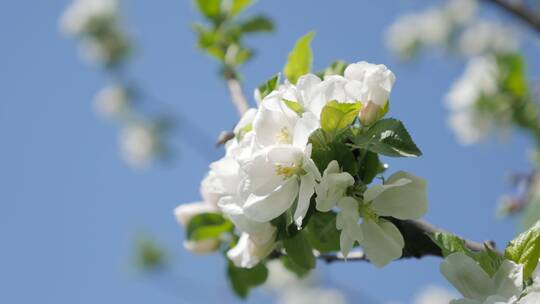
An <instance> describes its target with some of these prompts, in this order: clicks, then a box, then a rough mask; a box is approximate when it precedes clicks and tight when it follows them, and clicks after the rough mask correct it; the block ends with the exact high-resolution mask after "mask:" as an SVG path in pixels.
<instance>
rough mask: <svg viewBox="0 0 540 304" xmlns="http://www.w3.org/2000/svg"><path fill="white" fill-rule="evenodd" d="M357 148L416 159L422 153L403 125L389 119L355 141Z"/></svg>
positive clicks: (380, 122)
mask: <svg viewBox="0 0 540 304" xmlns="http://www.w3.org/2000/svg"><path fill="white" fill-rule="evenodd" d="M353 142H354V146H355V147H356V148H361V149H367V150H369V151H371V152H375V153H377V154H382V155H386V156H393V157H414V156H420V155H422V152H421V151H420V149H418V147H417V146H416V144H415V143H414V142H413V140H412V138H411V136H410V135H409V132H407V129H405V126H404V125H403V123H402V122H401V121H399V120H397V119H393V118H387V119H382V120H379V121H378V122H376V123H375V124H374V125H373V126H371V127H370V128H369V129H368V130H367V131H366V132H364V133H361V134H359V135H358V136H356V137H355V138H354V139H353Z"/></svg>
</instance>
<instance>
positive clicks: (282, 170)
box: [276, 165, 300, 178]
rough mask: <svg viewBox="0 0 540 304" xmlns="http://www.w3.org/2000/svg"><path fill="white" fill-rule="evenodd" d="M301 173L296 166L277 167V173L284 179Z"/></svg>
mask: <svg viewBox="0 0 540 304" xmlns="http://www.w3.org/2000/svg"><path fill="white" fill-rule="evenodd" d="M299 171H300V170H299V168H298V167H296V166H282V165H276V173H277V174H278V175H280V176H282V177H284V178H289V177H291V176H293V175H295V174H297V173H298V172H299Z"/></svg>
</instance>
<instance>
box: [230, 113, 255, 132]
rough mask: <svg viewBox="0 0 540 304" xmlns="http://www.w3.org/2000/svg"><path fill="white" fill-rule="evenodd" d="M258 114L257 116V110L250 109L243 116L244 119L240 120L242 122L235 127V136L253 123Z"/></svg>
mask: <svg viewBox="0 0 540 304" xmlns="http://www.w3.org/2000/svg"><path fill="white" fill-rule="evenodd" d="M256 114H257V109H254V108H250V109H248V110H247V111H246V112H245V113H244V115H242V118H240V120H239V121H238V123H237V124H236V126H235V127H234V134H237V133H238V132H240V130H242V128H244V127H246V126H247V125H249V124H251V123H253V119H254V118H255V115H256Z"/></svg>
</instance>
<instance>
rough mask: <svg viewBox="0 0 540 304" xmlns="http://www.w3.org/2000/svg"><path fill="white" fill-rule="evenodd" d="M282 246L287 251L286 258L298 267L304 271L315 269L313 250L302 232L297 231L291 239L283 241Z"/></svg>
mask: <svg viewBox="0 0 540 304" xmlns="http://www.w3.org/2000/svg"><path fill="white" fill-rule="evenodd" d="M283 246H284V247H285V250H286V251H287V256H289V257H290V258H291V260H292V261H293V262H294V263H295V264H296V265H298V266H299V267H302V268H305V269H312V268H315V256H314V255H313V250H312V248H311V246H310V245H309V243H308V241H307V240H306V237H305V232H304V231H299V232H298V233H296V235H294V236H293V237H291V238H288V239H284V240H283Z"/></svg>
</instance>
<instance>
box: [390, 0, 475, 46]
mask: <svg viewBox="0 0 540 304" xmlns="http://www.w3.org/2000/svg"><path fill="white" fill-rule="evenodd" d="M476 5H477V4H476V1H473V0H452V1H447V3H446V5H444V6H441V7H433V8H429V9H426V10H424V11H421V12H416V13H407V14H404V15H401V16H400V17H399V18H397V19H396V21H394V23H392V25H391V26H390V27H389V29H388V31H387V33H386V40H387V44H388V46H389V48H390V49H391V50H392V51H393V52H395V53H397V54H400V55H401V56H403V57H409V56H411V55H413V54H414V52H415V51H416V50H417V49H418V48H419V47H421V46H428V47H433V46H444V45H446V44H447V42H448V41H449V39H450V37H451V35H452V33H453V31H454V30H455V27H457V26H460V25H462V24H464V23H466V22H468V21H469V20H470V19H471V18H472V17H473V16H474V14H475V11H476Z"/></svg>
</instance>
